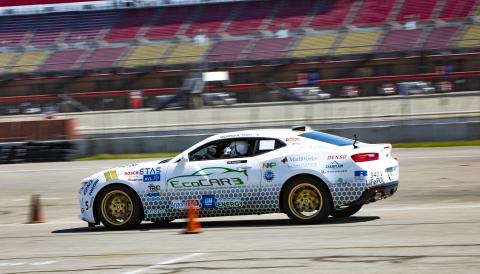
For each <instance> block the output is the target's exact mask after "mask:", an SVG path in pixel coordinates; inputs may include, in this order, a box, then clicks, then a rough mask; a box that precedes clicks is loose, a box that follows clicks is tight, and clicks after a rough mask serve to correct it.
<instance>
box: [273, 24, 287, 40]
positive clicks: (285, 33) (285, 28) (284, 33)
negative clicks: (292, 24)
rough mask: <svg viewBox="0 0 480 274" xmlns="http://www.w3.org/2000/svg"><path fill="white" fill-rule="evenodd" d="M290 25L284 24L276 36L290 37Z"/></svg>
mask: <svg viewBox="0 0 480 274" xmlns="http://www.w3.org/2000/svg"><path fill="white" fill-rule="evenodd" d="M288 35H289V33H288V27H287V25H282V26H281V27H280V29H278V30H277V33H276V36H277V37H278V38H288Z"/></svg>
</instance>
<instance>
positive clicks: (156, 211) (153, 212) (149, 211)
mask: <svg viewBox="0 0 480 274" xmlns="http://www.w3.org/2000/svg"><path fill="white" fill-rule="evenodd" d="M145 213H146V214H147V215H158V214H163V213H165V209H162V208H155V209H147V210H145Z"/></svg>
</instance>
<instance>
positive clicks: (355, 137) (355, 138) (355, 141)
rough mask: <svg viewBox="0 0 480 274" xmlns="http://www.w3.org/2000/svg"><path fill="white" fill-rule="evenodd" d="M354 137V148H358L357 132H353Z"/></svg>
mask: <svg viewBox="0 0 480 274" xmlns="http://www.w3.org/2000/svg"><path fill="white" fill-rule="evenodd" d="M353 139H354V141H353V148H358V146H357V141H358V140H357V134H353Z"/></svg>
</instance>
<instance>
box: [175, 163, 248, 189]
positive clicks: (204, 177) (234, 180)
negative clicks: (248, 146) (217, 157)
mask: <svg viewBox="0 0 480 274" xmlns="http://www.w3.org/2000/svg"><path fill="white" fill-rule="evenodd" d="M246 180H248V173H247V171H246V170H235V169H231V168H226V167H207V168H204V169H201V170H199V171H196V172H194V173H192V174H190V175H182V176H176V177H172V178H170V179H168V180H167V184H169V185H170V186H171V187H173V188H191V187H222V186H240V185H244V184H245V181H246Z"/></svg>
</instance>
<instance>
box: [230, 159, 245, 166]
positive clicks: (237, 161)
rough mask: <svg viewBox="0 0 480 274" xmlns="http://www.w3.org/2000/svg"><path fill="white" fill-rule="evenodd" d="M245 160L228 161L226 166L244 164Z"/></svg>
mask: <svg viewBox="0 0 480 274" xmlns="http://www.w3.org/2000/svg"><path fill="white" fill-rule="evenodd" d="M246 162H247V160H236V161H228V162H227V164H229V165H234V164H242V163H246Z"/></svg>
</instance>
